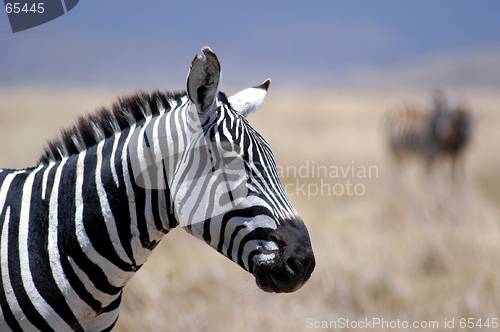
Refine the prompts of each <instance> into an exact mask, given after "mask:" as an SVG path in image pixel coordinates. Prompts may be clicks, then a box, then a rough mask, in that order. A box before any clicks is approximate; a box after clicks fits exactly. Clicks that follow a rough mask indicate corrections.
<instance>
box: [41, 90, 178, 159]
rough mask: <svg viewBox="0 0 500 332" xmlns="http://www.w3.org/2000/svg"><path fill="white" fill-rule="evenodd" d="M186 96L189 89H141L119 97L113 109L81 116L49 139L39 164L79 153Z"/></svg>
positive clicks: (166, 108) (104, 109)
mask: <svg viewBox="0 0 500 332" xmlns="http://www.w3.org/2000/svg"><path fill="white" fill-rule="evenodd" d="M186 95H187V94H186V92H178V93H173V92H167V93H162V92H160V91H155V92H153V93H147V92H142V91H141V92H138V93H136V94H134V95H130V96H125V97H119V98H118V100H117V101H116V102H115V103H114V104H113V105H112V106H111V108H104V107H103V108H100V109H98V111H97V112H96V113H94V114H88V115H86V116H80V117H79V118H78V120H77V122H76V124H75V125H73V126H72V127H69V128H67V129H65V130H63V131H62V133H61V136H60V138H58V139H56V140H54V141H52V142H48V146H47V148H46V149H45V152H44V154H43V155H42V157H41V158H40V160H39V163H41V164H48V163H50V162H55V161H58V160H62V159H63V158H66V157H69V156H71V155H73V154H78V153H80V152H82V151H84V150H86V149H87V148H89V147H91V146H93V145H96V144H98V143H99V142H100V141H102V140H104V139H106V138H108V137H111V136H113V135H114V134H116V133H118V132H120V131H122V130H123V129H125V128H129V127H130V126H131V125H132V124H134V123H138V122H139V121H141V120H144V119H146V117H148V116H154V115H156V114H159V112H160V110H166V111H168V110H170V108H171V106H172V105H171V103H172V102H175V101H176V100H179V99H180V98H182V97H184V96H186Z"/></svg>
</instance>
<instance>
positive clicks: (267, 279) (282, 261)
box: [255, 219, 316, 293]
mask: <svg viewBox="0 0 500 332" xmlns="http://www.w3.org/2000/svg"><path fill="white" fill-rule="evenodd" d="M271 240H272V241H273V242H275V243H276V244H277V245H278V247H279V252H278V254H277V257H276V258H275V260H274V262H273V264H271V265H269V264H265V265H258V266H257V267H256V270H255V276H256V280H257V285H258V286H259V287H260V288H261V289H263V290H265V291H268V292H275V293H290V292H293V291H296V290H297V289H299V288H300V287H302V286H303V285H304V284H305V283H306V281H307V280H309V278H310V277H311V274H312V272H313V270H314V267H315V265H316V261H315V259H314V254H313V250H312V246H311V240H310V238H309V234H308V232H307V229H306V227H305V225H304V223H303V222H302V220H300V219H293V220H286V221H285V222H283V223H281V225H280V226H279V227H278V228H277V229H276V230H275V231H274V232H273V234H272V235H271Z"/></svg>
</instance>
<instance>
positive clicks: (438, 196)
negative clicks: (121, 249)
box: [0, 0, 500, 331]
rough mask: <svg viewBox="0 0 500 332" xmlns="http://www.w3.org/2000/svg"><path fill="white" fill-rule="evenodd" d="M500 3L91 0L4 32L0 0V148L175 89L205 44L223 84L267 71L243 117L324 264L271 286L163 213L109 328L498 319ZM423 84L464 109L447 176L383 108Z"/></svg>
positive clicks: (426, 108) (2, 153) (423, 103)
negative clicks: (461, 142) (267, 150)
mask: <svg viewBox="0 0 500 332" xmlns="http://www.w3.org/2000/svg"><path fill="white" fill-rule="evenodd" d="M499 15H500V2H498V1H488V0H484V1H481V2H477V1H471V0H470V1H461V0H453V1H451V0H450V1H448V0H439V1H430V0H429V1H390V0H386V1H377V2H375V1H358V0H354V1H316V0H309V1H260V0H257V1H238V2H235V1H218V0H216V1H202V0H187V1H182V2H181V1H153V0H148V1H130V0H121V1H116V0H109V1H97V0H87V1H80V2H79V3H78V5H77V6H76V7H75V8H74V9H73V10H71V11H70V12H68V13H66V14H65V15H63V16H61V17H59V18H57V19H55V20H53V21H51V22H48V23H46V24H43V25H41V26H38V27H35V28H33V29H29V30H26V31H24V32H19V33H16V34H13V33H12V32H11V30H10V26H9V22H8V18H7V15H6V14H1V13H0V140H1V141H2V144H0V166H1V167H5V168H22V167H28V166H33V165H35V164H36V162H37V160H38V159H39V157H40V156H41V154H42V152H43V149H44V147H45V146H46V141H50V140H52V139H54V138H56V137H58V133H59V131H60V130H61V129H62V128H65V127H68V126H70V125H72V124H73V123H74V122H75V120H76V118H77V116H79V115H84V114H86V113H92V112H93V111H94V110H95V109H97V108H99V107H101V106H110V105H111V104H112V103H113V102H114V100H115V99H116V97H117V96H119V95H123V94H130V93H133V92H134V91H137V90H146V91H147V90H152V89H160V90H175V91H177V90H184V89H185V84H186V81H185V80H186V76H187V73H188V69H189V65H190V63H191V60H192V58H193V57H194V56H195V54H197V53H199V52H200V50H201V47H202V46H204V45H209V46H210V47H211V48H212V49H213V50H214V51H215V52H216V54H217V55H218V57H219V60H220V62H221V65H222V81H221V86H220V88H221V90H222V91H225V92H226V93H227V94H228V95H231V94H233V93H235V92H237V91H239V90H241V89H244V88H246V87H249V86H255V85H257V84H260V83H261V82H263V81H264V80H265V79H266V78H268V77H269V78H271V79H272V84H271V87H270V90H269V93H268V97H267V100H266V102H265V103H264V105H263V107H262V109H261V110H260V111H259V112H258V113H256V114H252V115H251V116H250V117H249V121H250V123H251V124H252V126H254V127H255V128H256V129H257V130H258V131H259V132H260V133H261V134H262V135H263V136H264V137H265V138H266V140H267V141H268V142H269V144H270V145H271V147H272V148H273V152H274V154H275V157H276V161H277V164H278V166H279V167H280V169H281V170H282V172H281V174H280V175H281V176H282V182H283V184H284V185H285V186H286V188H287V193H288V194H289V196H290V199H291V201H292V203H293V204H294V205H295V207H296V209H297V210H298V211H299V213H300V214H301V216H302V218H303V219H304V221H305V222H306V224H307V226H308V229H309V231H310V235H311V239H312V243H313V248H314V250H315V254H316V258H317V267H316V270H315V271H314V273H313V275H312V277H311V279H310V281H309V282H308V283H307V284H306V285H305V286H304V287H303V288H302V289H300V290H299V291H297V292H296V293H293V294H280V295H276V294H266V293H263V292H261V291H260V290H259V289H258V288H257V287H256V286H255V282H254V280H253V277H252V276H251V275H249V274H247V273H246V272H245V271H243V270H242V269H241V268H239V267H238V266H237V265H235V264H234V263H232V262H230V261H229V260H227V259H226V258H224V257H222V256H220V255H219V254H218V253H217V252H216V251H215V250H212V249H210V248H208V247H207V246H206V245H205V244H204V243H202V242H201V241H198V240H196V239H194V238H192V237H191V236H189V235H188V234H187V233H186V232H184V231H182V230H181V229H178V230H174V231H172V232H171V233H170V234H168V235H167V236H166V237H165V238H164V240H163V241H162V243H161V244H160V245H159V246H158V247H157V249H156V250H155V251H154V253H153V255H152V256H151V258H150V261H148V263H146V264H145V266H144V267H143V268H142V269H141V271H140V272H139V273H138V274H137V275H136V276H135V277H134V279H133V280H132V281H131V282H130V284H129V285H128V286H127V287H126V288H125V291H124V298H123V304H122V312H121V316H120V319H119V321H118V325H117V326H116V328H115V330H116V331H256V330H271V329H272V330H273V331H302V330H304V331H305V330H310V329H309V328H308V325H307V320H308V319H312V320H313V321H314V322H315V321H333V320H338V319H340V318H346V319H349V320H363V321H364V320H365V318H367V319H369V320H370V319H372V318H373V317H378V318H380V319H382V318H383V319H385V320H388V321H391V320H397V319H399V320H406V321H409V322H412V321H438V322H439V327H440V328H443V327H444V320H445V319H447V320H448V321H449V320H451V319H455V329H458V328H459V320H460V319H461V318H466V319H468V318H473V319H474V322H475V323H477V322H478V321H479V319H481V324H484V323H485V322H486V319H489V323H490V324H491V322H492V319H493V318H496V317H498V318H500V310H499V309H500V305H499V301H498V299H499V298H500V274H499V271H500V228H499V226H500V214H499V211H498V204H499V203H500V174H498V171H497V170H498V169H499V167H500V151H499V149H498V144H499V142H500V112H499V110H500V93H499V91H500V20H499ZM435 89H442V91H444V92H445V93H446V96H447V98H448V99H449V100H450V103H455V102H456V103H462V104H464V105H467V110H468V112H469V114H470V118H471V121H470V123H471V125H470V130H469V134H468V139H467V144H466V146H465V148H464V149H463V150H462V151H461V152H460V165H461V168H462V169H463V171H462V172H460V173H459V175H458V176H453V174H452V170H451V166H450V164H451V163H450V160H449V158H447V157H446V156H444V155H443V156H439V158H438V160H437V162H436V163H434V165H432V167H427V165H426V163H425V160H424V158H421V157H419V156H418V155H417V156H414V158H404V160H403V161H402V162H401V163H399V164H397V163H395V161H394V158H393V156H392V155H391V153H390V149H389V147H390V144H389V140H388V137H387V136H388V135H387V129H386V127H385V126H384V121H385V120H384V119H385V118H386V117H387V115H388V114H389V113H390V112H392V111H393V110H395V109H398V108H400V105H401V104H402V103H406V104H408V103H409V104H412V105H415V108H418V109H419V110H421V111H422V112H424V113H425V112H427V113H429V112H430V111H431V109H432V106H433V101H432V95H433V91H435ZM318 167H319V168H318ZM300 169H302V173H299V170H300ZM324 169H326V170H328V172H326V173H325V172H322V171H319V170H324ZM369 169H371V170H372V173H368V170H369ZM294 170H295V171H296V173H294V172H293V171H294ZM306 170H307V171H308V173H307V174H306V173H305V172H306ZM335 170H337V173H335ZM363 170H365V171H366V173H364V174H363V172H362V171H363ZM342 171H343V172H344V174H343V173H342ZM336 185H337V187H335V186H336ZM349 185H350V186H351V187H350V188H351V192H350V193H351V194H349V192H348V190H347V189H348V188H349ZM356 186H357V187H356ZM301 188H302V189H301ZM333 188H336V189H337V190H336V191H335V192H334V191H333ZM340 188H343V189H344V190H343V191H342V192H340ZM354 189H357V191H356V192H354ZM362 189H363V191H361V190H362ZM328 190H329V191H328ZM310 321H311V320H309V322H310ZM474 329H477V330H481V331H482V330H484V329H485V328H484V327H482V328H480V327H479V326H475V327H474V328H473V329H471V330H474Z"/></svg>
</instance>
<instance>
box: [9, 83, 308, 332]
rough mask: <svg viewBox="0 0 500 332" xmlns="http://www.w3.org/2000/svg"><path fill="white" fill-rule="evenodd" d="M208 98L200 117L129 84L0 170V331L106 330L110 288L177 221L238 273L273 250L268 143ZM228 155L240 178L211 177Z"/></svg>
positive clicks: (287, 210)
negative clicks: (119, 95)
mask: <svg viewBox="0 0 500 332" xmlns="http://www.w3.org/2000/svg"><path fill="white" fill-rule="evenodd" d="M217 104H218V108H217V112H215V115H216V116H212V117H211V118H208V119H205V120H206V121H205V122H204V123H200V117H198V115H197V114H196V113H194V112H193V105H192V103H191V101H190V100H189V98H188V96H187V95H186V94H184V93H178V94H172V93H167V94H163V93H159V92H155V93H153V94H145V93H140V94H138V95H136V96H133V97H130V98H125V99H121V100H120V101H119V102H118V103H117V104H115V105H114V106H113V107H112V108H111V109H103V110H100V111H99V112H98V113H97V115H94V116H90V117H87V118H82V119H80V120H79V122H78V124H77V126H75V127H74V128H72V129H69V130H67V131H65V132H64V133H63V135H62V139H61V140H59V141H55V142H53V143H51V144H50V147H49V149H48V150H47V151H46V153H45V154H44V155H43V156H42V158H41V160H40V163H39V164H38V165H37V166H36V167H35V168H29V169H25V170H0V230H1V234H0V252H1V265H0V267H1V276H2V278H1V287H0V305H1V308H2V311H1V312H0V314H1V315H2V316H1V317H0V330H1V331H8V330H14V331H20V330H23V331H38V330H41V331H108V330H110V329H111V328H112V327H113V325H114V324H115V322H116V320H117V318H118V314H119V310H120V300H121V294H122V288H123V287H124V286H125V284H126V283H127V281H129V280H130V278H131V277H132V276H133V275H134V273H135V272H136V271H137V270H138V269H139V268H140V267H141V266H142V265H143V264H144V262H145V261H146V259H147V258H148V256H149V255H150V254H151V251H152V249H153V248H154V247H155V246H156V245H157V244H158V242H159V241H160V239H161V238H162V237H163V235H165V234H166V233H168V232H169V230H170V229H172V228H173V227H175V226H177V225H178V224H179V223H180V224H181V225H182V226H183V227H185V228H186V229H187V230H188V231H189V232H190V233H192V234H193V235H195V236H197V237H199V238H201V239H203V240H204V241H205V242H207V243H208V244H209V245H210V246H212V247H214V248H215V249H216V250H218V251H219V252H221V253H222V254H224V255H226V256H227V257H228V258H230V259H232V260H233V261H235V262H237V263H238V264H239V265H240V266H242V267H243V268H244V269H246V270H248V271H250V272H253V268H254V264H255V262H257V261H259V260H258V259H257V256H261V257H260V258H259V259H261V260H272V259H273V257H274V255H275V254H274V252H275V251H276V250H277V249H278V244H277V243H276V242H273V241H271V240H270V239H269V237H267V236H266V237H264V238H260V237H259V234H263V232H264V231H265V230H266V229H269V230H275V229H276V228H278V226H279V225H280V223H282V222H284V221H285V220H287V219H290V218H295V217H296V216H297V214H296V211H295V210H294V208H293V207H292V205H291V204H290V202H289V200H288V198H287V197H286V195H285V194H284V191H283V189H282V187H281V185H280V183H279V179H278V175H277V172H276V166H275V164H274V160H273V157H272V153H271V149H270V147H269V145H268V144H267V143H266V142H265V141H264V140H263V138H262V137H261V136H260V135H259V134H258V133H257V132H256V131H255V130H254V129H252V128H251V127H250V125H249V124H248V122H247V121H246V119H245V118H244V117H243V116H241V115H240V114H238V113H236V112H235V111H234V110H233V109H232V107H231V105H230V104H229V103H228V101H227V98H226V97H225V95H224V94H222V93H219V95H218V99H217ZM238 158H239V159H238ZM226 159H228V161H225V160H226ZM235 159H238V160H240V162H241V163H242V165H244V172H243V175H242V176H243V177H242V176H239V177H236V179H230V178H228V179H226V180H224V181H221V180H220V179H219V176H221V174H222V175H226V176H228V175H229V177H230V176H231V172H230V171H228V172H225V173H220V174H219V173H217V172H215V171H214V170H218V169H220V166H221V165H223V166H224V165H226V166H227V165H230V164H231V162H233V161H234V160H235ZM136 168H137V169H138V170H139V171H138V170H137V169H136ZM240 171H241V170H240ZM212 173H215V174H216V176H208V175H209V174H212ZM217 180H218V181H217ZM241 186H243V187H244V193H245V195H244V196H242V197H239V201H236V200H235V197H232V192H233V191H234V189H235V188H236V189H237V188H239V187H241ZM228 188H229V189H228ZM221 202H222V203H221ZM306 235H307V234H306Z"/></svg>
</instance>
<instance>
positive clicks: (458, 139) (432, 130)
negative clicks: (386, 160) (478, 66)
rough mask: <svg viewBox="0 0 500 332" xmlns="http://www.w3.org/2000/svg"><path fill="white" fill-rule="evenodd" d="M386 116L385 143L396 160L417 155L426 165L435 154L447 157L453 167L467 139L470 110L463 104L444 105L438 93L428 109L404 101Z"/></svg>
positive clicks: (470, 119) (454, 167)
mask: <svg viewBox="0 0 500 332" xmlns="http://www.w3.org/2000/svg"><path fill="white" fill-rule="evenodd" d="M387 120H388V121H387V126H386V132H387V136H388V141H389V147H390V150H391V153H392V154H393V156H394V157H395V159H396V160H397V161H401V160H403V159H405V158H407V157H408V156H417V157H419V158H421V159H422V160H423V161H425V163H426V164H427V166H428V168H430V167H431V166H432V165H433V164H434V162H435V161H436V160H437V159H438V158H441V159H442V158H449V159H451V161H452V165H453V169H456V168H457V160H458V159H459V158H460V156H461V155H462V153H463V151H464V149H465V147H466V146H467V144H468V142H469V140H470V134H471V125H472V117H471V113H470V111H469V110H468V109H467V108H466V107H464V106H458V107H453V108H452V107H450V106H448V104H447V101H446V99H444V97H443V96H442V95H437V96H436V97H435V102H434V106H433V107H432V108H431V109H429V110H425V109H424V108H422V107H417V106H415V105H414V104H405V105H403V106H402V107H400V108H399V109H397V110H396V111H395V112H392V113H391V114H389V116H388V119H387Z"/></svg>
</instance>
